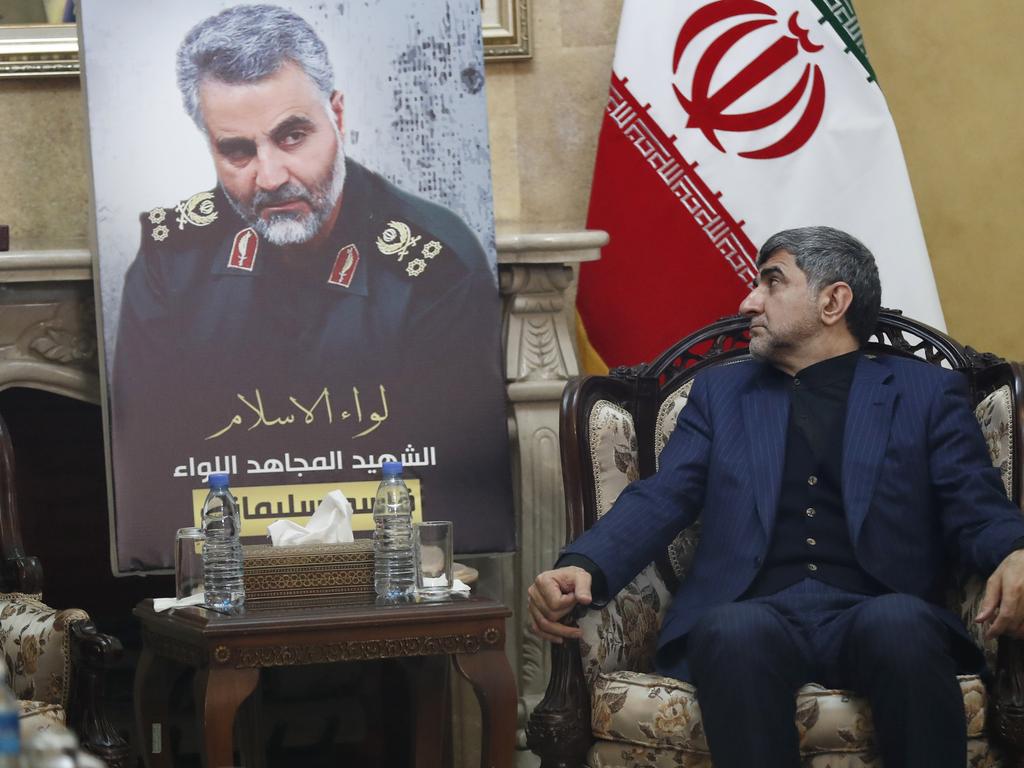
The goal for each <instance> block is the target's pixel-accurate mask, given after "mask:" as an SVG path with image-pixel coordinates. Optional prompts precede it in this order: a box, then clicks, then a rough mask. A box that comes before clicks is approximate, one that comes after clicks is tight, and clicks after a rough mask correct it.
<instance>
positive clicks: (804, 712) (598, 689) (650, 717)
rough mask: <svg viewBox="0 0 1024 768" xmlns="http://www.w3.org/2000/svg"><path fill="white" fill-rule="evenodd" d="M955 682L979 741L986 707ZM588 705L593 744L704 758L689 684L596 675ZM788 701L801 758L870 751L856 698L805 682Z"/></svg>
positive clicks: (981, 690)
mask: <svg viewBox="0 0 1024 768" xmlns="http://www.w3.org/2000/svg"><path fill="white" fill-rule="evenodd" d="M958 679H959V681H960V690H961V692H962V693H963V697H964V709H965V711H966V713H967V736H968V738H971V739H975V738H981V737H982V736H983V733H984V728H985V714H986V706H987V703H988V699H987V695H986V692H985V686H984V684H983V683H982V682H981V679H980V678H979V677H978V676H977V675H964V676H961V677H959V678H958ZM591 702H592V703H591V723H592V726H593V732H594V736H595V738H598V739H605V740H609V741H616V742H626V743H628V744H633V745H636V746H640V747H655V748H662V749H667V750H669V751H676V752H682V753H684V754H687V755H705V756H706V755H708V745H707V741H706V739H705V736H704V726H703V722H702V721H701V714H700V706H699V705H698V704H697V696H696V690H695V688H694V687H693V686H692V685H690V684H689V683H683V682H680V681H679V680H674V679H672V678H669V677H660V676H658V675H650V674H642V673H638V672H612V673H602V674H600V675H598V678H597V681H596V683H595V685H594V686H593V688H592V689H591ZM796 703H797V709H796V725H797V730H798V731H799V733H800V752H801V754H803V755H805V756H807V755H819V754H820V755H825V754H843V753H848V754H873V753H874V728H873V726H872V723H871V710H870V708H869V707H868V704H867V702H866V701H865V700H864V699H862V698H860V697H857V696H854V695H853V694H852V693H850V692H849V691H838V690H828V689H825V688H822V687H821V686H819V685H813V684H812V685H805V686H804V687H803V688H801V689H800V691H799V692H798V693H797V699H796ZM619 746H620V747H621V746H625V745H619ZM604 764H605V763H602V765H604ZM608 764H611V763H608ZM683 765H689V763H683ZM693 765H702V763H699V762H694V763H693Z"/></svg>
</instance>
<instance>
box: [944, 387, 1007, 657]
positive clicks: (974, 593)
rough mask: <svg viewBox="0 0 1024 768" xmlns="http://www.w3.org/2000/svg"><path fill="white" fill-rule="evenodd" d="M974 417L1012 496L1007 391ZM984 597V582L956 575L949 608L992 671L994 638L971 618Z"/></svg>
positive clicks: (998, 392)
mask: <svg viewBox="0 0 1024 768" xmlns="http://www.w3.org/2000/svg"><path fill="white" fill-rule="evenodd" d="M974 415H975V416H976V417H977V419H978V423H979V424H980V425H981V433H982V435H984V437H985V444H986V445H987V446H988V452H989V456H990V458H991V459H992V466H994V467H996V468H997V469H998V470H999V473H1000V475H1001V476H1002V478H1003V488H1004V489H1005V490H1006V495H1007V496H1010V497H1012V495H1013V466H1014V464H1013V440H1012V435H1013V399H1012V397H1011V395H1010V388H1009V387H1008V386H1002V387H999V388H998V389H996V390H995V391H993V392H992V393H990V394H989V395H988V396H987V397H986V398H985V399H984V400H982V401H981V402H980V403H978V407H977V408H975V409H974ZM984 597H985V580H984V579H982V578H981V577H980V576H976V575H974V574H968V573H964V572H961V573H958V574H957V578H956V581H955V584H954V586H953V591H952V594H951V595H950V600H949V602H950V605H952V606H953V608H954V610H955V611H957V612H958V613H959V614H960V618H961V619H962V620H963V622H964V625H965V626H966V627H967V631H968V632H970V634H971V637H973V638H974V642H975V643H976V644H977V645H978V647H979V648H981V649H982V650H983V651H984V652H985V660H986V661H987V662H988V666H989V669H995V664H996V649H997V647H998V646H997V643H996V640H995V639H994V638H986V637H985V627H984V626H983V625H981V624H977V623H975V621H974V617H975V616H977V615H978V610H979V608H980V607H981V601H982V599H984Z"/></svg>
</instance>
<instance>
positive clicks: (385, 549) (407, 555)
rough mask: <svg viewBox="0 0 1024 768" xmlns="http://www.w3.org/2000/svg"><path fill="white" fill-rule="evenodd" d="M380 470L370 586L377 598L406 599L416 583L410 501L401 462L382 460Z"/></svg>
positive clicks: (390, 600)
mask: <svg viewBox="0 0 1024 768" xmlns="http://www.w3.org/2000/svg"><path fill="white" fill-rule="evenodd" d="M381 472H383V474H384V479H382V480H381V481H380V485H379V486H377V498H376V499H375V500H374V502H373V523H374V531H373V586H374V589H375V590H376V592H377V597H378V600H380V601H382V602H391V603H397V602H402V601H404V600H408V599H410V598H411V597H412V595H413V591H414V589H415V586H416V558H415V553H414V552H413V542H412V503H411V501H410V499H409V488H408V487H407V486H406V484H405V481H403V480H402V462H400V461H387V462H384V464H383V466H381Z"/></svg>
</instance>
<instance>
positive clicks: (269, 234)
mask: <svg viewBox="0 0 1024 768" xmlns="http://www.w3.org/2000/svg"><path fill="white" fill-rule="evenodd" d="M344 187H345V153H344V151H342V148H341V143H340V141H339V143H338V152H337V154H336V155H335V158H334V165H333V166H332V167H331V170H330V172H329V173H328V175H327V178H325V179H324V182H323V184H321V185H318V186H317V187H316V188H314V189H312V190H310V189H308V188H307V187H306V186H305V185H303V184H298V183H290V184H286V185H285V186H283V187H279V188H278V189H275V190H273V191H270V192H266V191H262V190H261V191H258V192H257V193H256V194H255V195H253V198H252V202H251V203H249V205H243V204H242V203H241V202H240V201H238V200H236V199H235V198H234V197H232V196H231V195H230V194H229V193H228V191H227V190H226V189H224V187H223V185H222V186H221V191H222V192H223V193H224V196H225V197H226V198H227V199H228V202H229V203H231V207H232V208H234V209H235V213H237V214H238V215H239V216H240V217H241V218H242V220H243V221H244V222H245V223H246V224H248V225H249V226H250V227H252V228H253V229H254V230H256V233H257V234H258V235H259V236H260V237H261V238H263V239H264V240H266V241H267V242H269V243H272V244H274V245H301V244H302V243H308V242H309V241H310V240H312V239H313V238H314V237H316V235H317V234H318V233H319V232H320V230H321V228H322V227H323V226H324V224H325V223H326V222H327V219H329V218H330V216H331V212H332V211H333V210H334V206H335V205H337V203H338V200H339V199H340V198H341V192H342V190H343V189H344ZM296 199H297V200H303V201H305V202H306V203H307V204H308V205H309V207H310V212H309V213H277V214H273V215H272V216H270V217H268V218H263V217H262V216H260V215H259V210H260V209H261V208H263V207H265V206H267V205H273V204H274V203H278V202H283V201H285V200H296Z"/></svg>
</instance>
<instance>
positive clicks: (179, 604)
mask: <svg viewBox="0 0 1024 768" xmlns="http://www.w3.org/2000/svg"><path fill="white" fill-rule="evenodd" d="M205 599H206V595H205V593H203V592H196V593H195V594H194V595H189V596H188V597H183V598H181V599H180V600H179V599H178V598H176V597H154V598H153V610H154V611H156V612H157V613H160V612H161V611H166V610H167V609H168V608H184V607H185V606H187V605H202V604H203V600H205Z"/></svg>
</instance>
